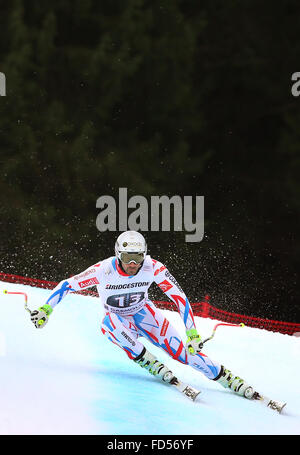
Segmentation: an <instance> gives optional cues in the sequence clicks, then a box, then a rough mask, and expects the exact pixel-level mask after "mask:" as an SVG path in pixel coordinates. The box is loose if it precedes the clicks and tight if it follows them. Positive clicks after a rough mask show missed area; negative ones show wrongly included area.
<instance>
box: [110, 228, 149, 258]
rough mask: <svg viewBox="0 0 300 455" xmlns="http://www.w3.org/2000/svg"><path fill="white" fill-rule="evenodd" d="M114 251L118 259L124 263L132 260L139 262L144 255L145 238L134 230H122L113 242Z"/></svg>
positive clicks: (145, 248)
mask: <svg viewBox="0 0 300 455" xmlns="http://www.w3.org/2000/svg"><path fill="white" fill-rule="evenodd" d="M115 253H116V256H117V258H118V259H120V261H121V262H124V263H125V264H129V263H130V262H134V263H135V264H140V263H141V262H143V260H144V259H145V257H146V254H147V244H146V240H145V239H144V237H143V236H142V234H140V233H139V232H136V231H126V232H122V234H120V235H119V237H118V238H117V241H116V244H115Z"/></svg>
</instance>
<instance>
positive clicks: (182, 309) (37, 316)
mask: <svg viewBox="0 0 300 455" xmlns="http://www.w3.org/2000/svg"><path fill="white" fill-rule="evenodd" d="M153 282H155V283H156V284H157V285H158V286H159V288H160V289H161V290H162V291H163V292H164V293H165V294H166V295H167V296H168V297H169V298H170V299H171V300H172V301H173V302H174V303H175V304H176V306H177V308H178V311H179V313H180V316H181V318H182V320H183V322H184V325H185V329H186V335H187V341H186V344H185V345H184V343H183V341H182V340H181V337H180V335H179V334H178V333H177V331H176V330H175V328H174V327H173V326H172V324H171V323H170V322H169V321H168V320H167V319H166V317H165V316H164V314H163V313H162V312H161V311H160V310H159V309H158V308H156V307H155V305H154V304H153V302H152V301H150V300H149V298H148V288H149V287H150V285H151V284H152V283H153ZM91 286H97V290H98V293H99V296H100V299H101V301H102V304H103V306H104V309H105V310H106V311H105V316H104V318H103V321H102V332H103V334H104V335H106V336H107V338H108V339H109V340H110V341H111V342H113V343H114V344H116V345H118V346H119V347H120V348H122V349H123V350H124V351H125V353H126V354H127V355H128V357H129V359H131V360H132V361H134V362H135V363H137V364H139V365H140V366H141V367H143V368H145V369H147V370H148V371H149V372H150V373H151V374H153V375H155V376H157V377H159V378H160V379H161V380H162V381H164V382H168V383H171V384H172V382H174V381H176V380H177V378H175V376H174V375H173V373H172V372H171V371H170V369H169V368H168V367H167V366H166V365H164V364H163V363H162V362H160V361H159V360H158V359H157V358H156V357H155V356H154V355H153V354H151V353H150V352H149V351H148V350H147V349H146V348H145V347H144V345H143V344H142V343H141V341H140V340H138V338H139V337H145V338H147V339H148V340H150V341H151V342H152V343H153V344H154V345H155V346H157V347H159V348H162V349H163V350H164V351H165V352H166V353H168V354H169V355H170V356H171V357H172V358H173V359H175V360H177V361H178V362H181V363H183V364H186V365H190V366H191V367H193V368H195V369H196V370H198V371H200V372H201V373H203V374H204V375H205V376H206V377H207V378H208V379H211V380H213V381H216V382H217V383H219V384H221V385H222V386H223V387H225V388H230V389H231V390H232V391H233V392H235V393H237V394H238V395H241V396H244V397H246V398H252V397H253V394H254V393H256V392H254V389H253V388H252V387H251V386H250V385H249V384H247V382H245V381H244V380H243V379H241V378H240V377H238V376H236V375H235V374H233V373H232V372H231V371H230V370H228V369H226V368H225V367H224V366H223V365H220V364H219V363H218V362H215V361H213V360H212V359H210V358H209V357H208V356H206V355H205V354H203V352H202V351H201V350H202V347H203V344H202V341H201V337H200V335H199V333H198V332H197V329H196V326H195V322H194V316H193V310H192V307H191V304H190V302H189V301H188V299H187V297H186V295H185V293H184V292H183V290H182V289H181V287H180V285H179V284H178V283H177V281H176V280H175V278H174V277H173V276H172V275H171V274H170V272H169V271H168V270H167V268H166V267H165V266H164V265H163V264H162V263H161V262H159V261H157V260H155V259H152V258H151V257H150V255H147V245H146V241H145V239H144V237H143V236H142V234H140V233H139V232H136V231H127V232H123V233H122V234H120V235H119V237H118V238H117V241H116V243H115V256H112V257H109V258H107V259H104V260H103V261H101V262H99V263H97V264H94V265H92V266H91V267H89V268H88V269H86V270H85V271H84V272H82V273H80V274H78V275H76V276H73V277H71V278H68V279H67V280H63V281H61V282H60V283H59V284H58V285H57V286H56V287H55V289H54V290H53V292H52V293H51V295H50V297H49V298H48V300H47V301H46V303H45V304H44V305H43V306H42V307H40V308H39V309H38V310H35V311H33V312H32V313H31V320H32V322H33V323H34V325H35V327H36V328H42V327H44V326H45V324H46V323H47V322H48V318H49V316H50V314H51V313H52V311H53V309H54V308H55V306H56V305H57V304H58V303H60V302H61V300H62V299H63V298H64V297H65V296H66V295H67V294H68V293H69V292H76V291H82V290H83V289H86V288H88V287H91Z"/></svg>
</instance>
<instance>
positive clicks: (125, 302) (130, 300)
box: [107, 292, 145, 308]
mask: <svg viewBox="0 0 300 455" xmlns="http://www.w3.org/2000/svg"><path fill="white" fill-rule="evenodd" d="M144 297H145V293H144V292H135V293H129V294H118V295H111V296H110V297H108V299H107V305H111V306H114V307H118V308H124V307H128V306H132V305H136V304H137V303H140V302H141V301H142V300H143V299H144Z"/></svg>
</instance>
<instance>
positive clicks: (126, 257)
mask: <svg viewBox="0 0 300 455" xmlns="http://www.w3.org/2000/svg"><path fill="white" fill-rule="evenodd" d="M120 259H121V261H122V262H124V264H129V263H130V262H135V264H140V263H141V262H143V260H144V259H145V253H126V252H123V253H121V254H120Z"/></svg>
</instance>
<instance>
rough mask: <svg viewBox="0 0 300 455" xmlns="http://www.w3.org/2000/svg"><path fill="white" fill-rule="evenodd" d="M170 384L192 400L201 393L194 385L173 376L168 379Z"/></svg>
mask: <svg viewBox="0 0 300 455" xmlns="http://www.w3.org/2000/svg"><path fill="white" fill-rule="evenodd" d="M170 384H171V385H174V386H175V387H176V389H177V390H179V392H181V393H182V394H183V395H185V396H186V397H188V398H189V399H190V400H192V401H196V399H197V397H198V395H199V394H200V393H201V391H200V390H197V389H194V387H192V386H190V385H188V384H185V383H184V382H182V381H179V379H177V378H175V377H174V378H173V379H172V380H171V381H170Z"/></svg>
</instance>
